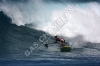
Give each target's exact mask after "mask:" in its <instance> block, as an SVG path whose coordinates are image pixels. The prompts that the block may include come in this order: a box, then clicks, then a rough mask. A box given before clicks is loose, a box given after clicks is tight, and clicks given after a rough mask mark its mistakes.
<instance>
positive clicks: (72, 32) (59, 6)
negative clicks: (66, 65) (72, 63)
mask: <svg viewBox="0 0 100 66" xmlns="http://www.w3.org/2000/svg"><path fill="white" fill-rule="evenodd" d="M99 5H100V4H99V1H93V0H89V1H80V0H79V1H78V0H77V1H72V0H68V1H66V0H58V1H56V0H55V1H53V0H50V1H49V0H36V1H35V0H28V1H27V0H17V1H14V0H9V1H7V0H1V1H0V58H12V59H29V60H30V59H61V60H65V59H67V58H69V59H72V58H83V57H85V58H88V57H99V56H100V52H99V51H100V49H99V47H100V43H98V42H100V41H99V39H100V37H99V36H100V31H99V28H100V26H99V25H100V22H99V21H100V19H99V17H100V9H99ZM69 6H70V7H72V8H73V9H74V12H73V13H72V14H71V16H70V17H69V18H68V19H69V21H68V23H66V25H64V26H63V27H62V28H61V29H60V30H59V31H58V33H57V35H60V37H62V38H64V39H65V40H66V42H68V43H69V45H70V46H71V47H72V49H73V50H72V51H71V52H68V53H61V52H60V50H59V48H60V45H59V44H55V45H53V44H50V45H49V48H48V49H47V48H45V47H42V48H40V49H38V51H33V52H32V53H31V55H30V56H29V57H27V56H26V55H25V51H26V50H30V46H33V45H34V44H33V43H34V42H37V43H38V44H39V45H41V44H42V43H40V42H39V38H40V36H42V35H43V34H45V33H46V32H49V31H47V29H48V27H50V26H51V25H52V24H53V23H54V22H55V21H56V19H58V18H59V16H61V15H62V14H63V12H65V11H66V9H68V8H69ZM50 37H51V38H50V39H49V42H54V39H53V37H52V36H50Z"/></svg>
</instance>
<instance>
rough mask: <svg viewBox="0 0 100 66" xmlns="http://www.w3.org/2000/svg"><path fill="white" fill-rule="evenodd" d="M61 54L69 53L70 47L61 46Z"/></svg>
mask: <svg viewBox="0 0 100 66" xmlns="http://www.w3.org/2000/svg"><path fill="white" fill-rule="evenodd" d="M60 51H61V52H70V51H71V47H70V46H63V47H62V48H60Z"/></svg>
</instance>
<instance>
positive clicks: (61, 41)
mask: <svg viewBox="0 0 100 66" xmlns="http://www.w3.org/2000/svg"><path fill="white" fill-rule="evenodd" d="M54 37H55V40H56V41H55V42H54V43H57V42H60V43H61V45H62V46H66V44H65V40H64V39H63V38H58V37H57V36H54Z"/></svg>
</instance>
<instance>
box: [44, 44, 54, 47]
mask: <svg viewBox="0 0 100 66" xmlns="http://www.w3.org/2000/svg"><path fill="white" fill-rule="evenodd" d="M48 44H54V43H48ZM48 44H45V45H44V46H45V47H47V48H48Z"/></svg>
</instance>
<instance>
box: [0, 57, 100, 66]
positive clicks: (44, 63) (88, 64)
mask: <svg viewBox="0 0 100 66" xmlns="http://www.w3.org/2000/svg"><path fill="white" fill-rule="evenodd" d="M93 59H94V58H92V59H91V60H85V59H84V60H83V59H73V60H72V59H70V60H0V66H100V60H95V59H94V60H93Z"/></svg>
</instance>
